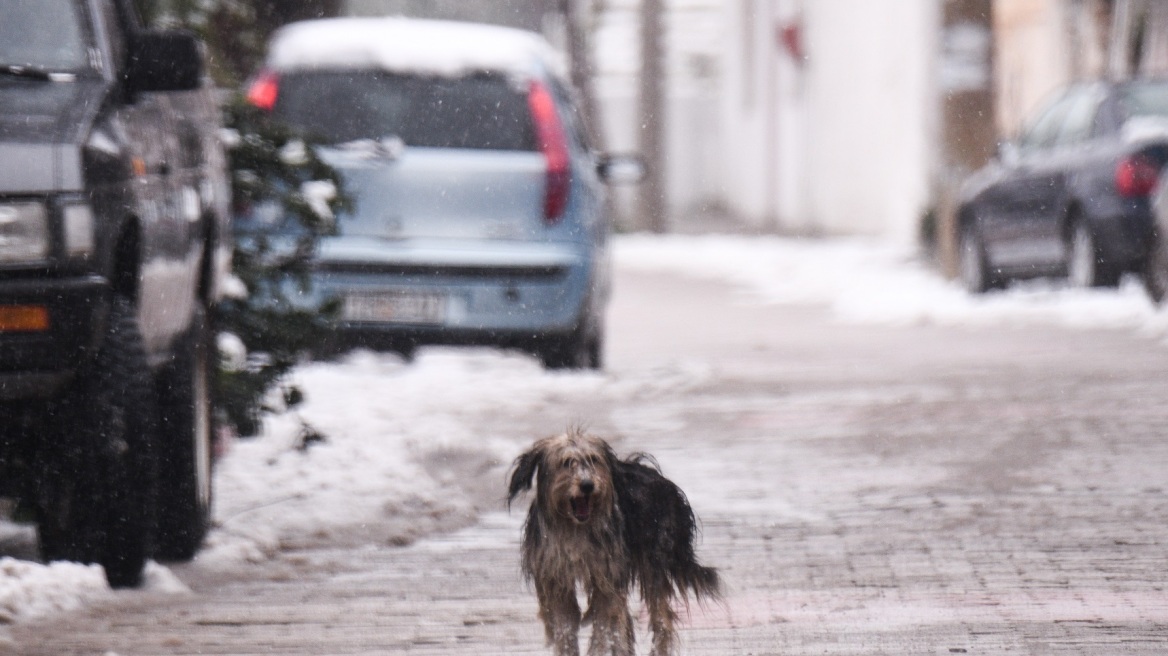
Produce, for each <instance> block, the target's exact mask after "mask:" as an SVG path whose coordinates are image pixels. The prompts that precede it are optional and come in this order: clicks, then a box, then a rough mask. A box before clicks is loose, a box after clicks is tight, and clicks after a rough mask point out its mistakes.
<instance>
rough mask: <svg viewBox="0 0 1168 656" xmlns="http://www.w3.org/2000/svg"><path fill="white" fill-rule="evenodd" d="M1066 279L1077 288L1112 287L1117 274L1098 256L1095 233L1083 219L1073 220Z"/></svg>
mask: <svg viewBox="0 0 1168 656" xmlns="http://www.w3.org/2000/svg"><path fill="white" fill-rule="evenodd" d="M1067 280H1068V281H1070V283H1071V285H1072V286H1074V287H1079V288H1087V287H1114V286H1116V285H1117V284H1118V283H1119V274H1118V272H1116V271H1114V270H1113V268H1112V267H1108V266H1107V265H1106V264H1105V263H1104V262H1102V261H1100V258H1099V247H1098V245H1097V244H1096V243H1095V235H1094V234H1093V233H1092V232H1091V227H1090V226H1089V225H1087V223H1086V222H1085V221H1081V220H1080V221H1075V222H1074V227H1072V228H1071V241H1070V244H1069V245H1068V247H1067Z"/></svg>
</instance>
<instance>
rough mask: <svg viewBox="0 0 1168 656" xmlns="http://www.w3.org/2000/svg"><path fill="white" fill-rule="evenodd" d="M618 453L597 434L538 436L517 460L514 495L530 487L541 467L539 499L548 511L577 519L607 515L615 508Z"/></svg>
mask: <svg viewBox="0 0 1168 656" xmlns="http://www.w3.org/2000/svg"><path fill="white" fill-rule="evenodd" d="M614 458H615V455H614V454H613V451H612V448H611V447H609V446H608V444H607V443H606V442H605V441H604V440H602V439H600V438H598V437H592V436H589V435H584V434H581V433H576V432H571V433H566V434H564V435H558V436H556V437H549V438H545V439H542V440H539V441H538V442H536V443H535V444H534V445H532V447H531V450H529V451H528V452H527V453H524V454H523V455H521V456H519V459H518V460H516V464H515V472H514V473H513V474H512V476H511V486H510V499H514V498H515V497H516V496H517V495H518V494H519V492H520V491H522V490H526V489H530V488H531V479H532V477H533V476H534V475H536V474H537V473H538V477H537V485H536V495H537V500H536V503H539V504H541V506H542V509H543V511H544V513H545V514H546V515H548V516H550V517H557V518H560V519H564V520H567V521H569V522H572V523H575V524H587V523H588V522H590V521H594V520H596V519H597V518H601V519H603V518H605V517H607V515H608V514H609V513H610V512H611V509H612V503H613V487H612V468H611V467H610V462H611V461H612V460H613V459H614Z"/></svg>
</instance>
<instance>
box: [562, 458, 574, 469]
mask: <svg viewBox="0 0 1168 656" xmlns="http://www.w3.org/2000/svg"><path fill="white" fill-rule="evenodd" d="M562 466H563V468H564V469H575V468H576V459H575V458H568V459H567V460H565V461H564V464H563V465H562Z"/></svg>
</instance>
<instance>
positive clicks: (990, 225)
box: [957, 79, 1168, 292]
mask: <svg viewBox="0 0 1168 656" xmlns="http://www.w3.org/2000/svg"><path fill="white" fill-rule="evenodd" d="M1166 161H1168V80H1154V79H1143V80H1130V81H1124V82H1093V83H1083V84H1076V85H1072V86H1070V87H1069V88H1067V89H1065V90H1064V91H1062V92H1060V93H1058V94H1057V95H1056V96H1055V97H1054V98H1053V99H1052V100H1051V101H1050V102H1048V103H1047V104H1046V105H1045V106H1043V107H1042V108H1041V110H1040V111H1039V112H1038V113H1037V114H1036V115H1035V118H1034V120H1033V121H1032V122H1030V123H1029V124H1028V127H1027V128H1026V129H1025V130H1024V131H1023V133H1022V135H1021V136H1020V137H1019V139H1018V140H1017V141H1016V142H1012V143H1006V144H1003V145H1002V147H1001V149H1000V153H999V157H998V158H997V159H996V160H995V161H994V162H992V163H990V164H989V165H987V166H986V167H984V168H983V169H981V170H980V171H978V172H976V173H975V174H974V175H972V176H971V177H970V178H969V179H968V180H967V181H966V183H965V185H964V187H963V189H962V192H961V195H960V198H959V204H958V209H957V219H958V229H959V231H960V232H959V236H960V248H959V263H960V275H961V279H962V281H963V283H964V284H965V286H966V288H967V289H969V291H971V292H982V291H985V290H986V289H989V288H991V287H995V286H1001V285H1004V284H1006V283H1007V282H1008V281H1009V280H1010V279H1013V278H1027V277H1035V276H1048V275H1066V276H1067V277H1068V279H1069V280H1070V282H1071V284H1073V285H1076V286H1081V287H1097V286H1114V285H1116V284H1117V283H1118V282H1119V279H1120V277H1121V276H1122V275H1123V274H1124V273H1126V272H1132V273H1136V274H1140V275H1145V274H1146V272H1147V271H1146V264H1147V262H1148V254H1149V252H1150V247H1151V245H1152V243H1153V234H1154V231H1153V220H1152V202H1151V194H1152V192H1153V190H1154V189H1155V188H1156V182H1157V178H1158V176H1159V173H1160V169H1161V168H1162V167H1163V165H1164V163H1165V162H1166Z"/></svg>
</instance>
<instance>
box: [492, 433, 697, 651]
mask: <svg viewBox="0 0 1168 656" xmlns="http://www.w3.org/2000/svg"><path fill="white" fill-rule="evenodd" d="M533 479H535V480H536V496H535V499H534V500H533V501H532V503H531V509H530V510H529V511H528V514H527V522H526V524H524V529H523V553H522V557H523V573H524V575H525V576H526V577H527V579H528V580H529V581H531V582H534V584H535V592H536V596H537V597H538V600H539V616H540V619H542V620H543V623H544V628H545V629H546V631H547V639H548V643H549V644H550V645H551V646H552V648H553V649H554V651H555V654H556V656H577V655H578V654H579V653H580V647H579V643H578V638H577V635H578V633H579V630H580V625H581V623H587V622H589V621H591V622H592V639H591V641H590V643H589V646H588V654H589V655H590V656H601V655H605V656H607V655H609V654H611V655H612V656H633V642H634V633H633V618H632V615H631V614H630V613H629V604H628V599H629V594H630V591H631V588H632V586H633V584H634V583H636V584H637V585H638V586H639V587H640V589H641V597H642V599H643V600H644V603H645V606H646V607H647V608H648V611H649V626H650V629H651V630H652V632H653V649H652V652H651V653H652V654H653V656H668V655H670V654H674V653H675V650H676V633H675V631H674V627H673V625H674V622H675V621H676V620H677V614H676V613H675V612H674V610H673V602H674V601H675V600H677V599H678V598H680V599H681V600H682V601H685V602H686V603H688V600H687V597H686V594H687V593H692V594H693V595H694V597H696V598H697V599H699V600H701V599H706V598H711V599H717V598H718V597H719V587H720V585H719V581H718V573H717V571H716V570H714V569H713V568H710V567H703V566H702V565H700V564H698V562H697V559H696V558H695V557H694V534H695V532H696V530H697V527H696V521H695V519H694V513H693V510H692V509H691V508H690V506H689V502H688V501H687V500H686V498H685V494H684V493H683V492H682V491H681V489H680V488H678V487H677V485H675V484H674V483H673V482H671V481H670V480H669V479H667V478H665V477H664V476H662V475H661V472H660V470H659V469H658V467H657V464H656V462H655V461H653V459H652V458H651V457H650V456H647V455H645V454H636V455H633V456H631V457H629V458H627V459H624V460H621V459H619V458H617V457H616V454H615V453H614V452H613V450H612V448H611V447H610V446H609V445H608V444H607V443H606V442H605V441H604V440H602V439H600V438H598V437H593V436H591V435H586V434H584V433H582V432H581V431H578V430H573V431H569V432H568V433H566V434H564V435H559V436H556V437H549V438H545V439H542V440H539V441H537V442H536V443H535V444H534V445H532V447H531V449H530V450H529V451H527V452H526V453H524V454H523V455H521V456H519V458H517V459H516V461H515V465H514V471H513V472H512V474H511V481H510V486H509V490H508V492H509V494H508V504H510V503H511V502H512V501H514V500H515V497H517V496H518V495H519V494H520V493H521V492H523V491H524V490H530V489H531V485H532V480H533ZM577 586H579V587H580V588H581V589H582V590H583V592H584V594H585V596H586V597H587V600H588V612H587V613H586V614H585V615H584V616H583V617H582V616H581V614H580V606H579V604H578V603H577V602H576V590H577Z"/></svg>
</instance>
